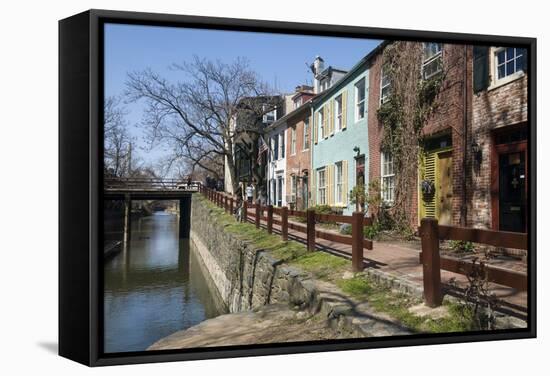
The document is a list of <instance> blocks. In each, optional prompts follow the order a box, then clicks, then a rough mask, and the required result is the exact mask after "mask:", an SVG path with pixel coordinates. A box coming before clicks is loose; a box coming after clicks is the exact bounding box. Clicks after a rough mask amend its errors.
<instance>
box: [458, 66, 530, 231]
mask: <svg viewBox="0 0 550 376" xmlns="http://www.w3.org/2000/svg"><path fill="white" fill-rule="evenodd" d="M525 122H527V76H526V75H524V76H523V77H520V78H518V79H516V80H514V81H511V82H509V83H507V84H505V85H502V86H499V87H495V88H491V87H489V89H488V90H484V91H482V92H480V93H478V94H473V96H472V114H471V140H472V142H475V143H476V144H477V145H479V146H480V149H481V163H479V164H478V163H475V162H472V164H471V166H470V181H469V186H470V187H471V189H470V192H469V202H468V224H469V226H473V227H479V228H491V227H492V220H491V218H492V216H491V212H492V207H491V153H492V148H493V131H494V130H497V129H504V128H505V127H508V126H511V125H516V124H521V123H525Z"/></svg>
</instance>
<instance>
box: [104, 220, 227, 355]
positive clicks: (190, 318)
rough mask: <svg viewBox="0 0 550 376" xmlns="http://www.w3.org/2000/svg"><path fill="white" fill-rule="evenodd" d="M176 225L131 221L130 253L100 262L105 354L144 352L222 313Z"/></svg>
mask: <svg viewBox="0 0 550 376" xmlns="http://www.w3.org/2000/svg"><path fill="white" fill-rule="evenodd" d="M178 220H179V219H178V216H177V215H175V214H169V213H166V212H156V213H154V214H153V215H151V216H146V217H140V218H136V219H133V220H132V240H131V242H130V247H129V249H128V251H127V252H125V251H122V252H120V253H119V254H117V255H116V256H114V257H113V258H111V259H108V260H105V261H104V330H105V331H104V351H105V352H106V353H112V352H127V351H143V350H146V349H147V347H149V346H150V345H152V344H153V343H154V342H156V341H158V340H159V339H161V338H163V337H166V336H168V335H170V334H172V333H174V332H176V331H178V330H183V329H186V328H189V327H191V326H193V325H196V324H198V323H200V322H201V321H204V320H206V319H209V318H212V317H215V316H218V315H220V314H222V313H224V307H223V304H221V303H220V299H219V297H218V296H216V294H215V293H213V292H212V291H211V289H209V287H208V280H207V279H206V278H205V275H204V274H203V270H202V269H201V265H199V263H200V261H199V259H198V258H197V256H196V255H195V254H194V252H192V251H190V247H189V241H188V240H180V239H179V237H178ZM107 226H108V225H107V222H106V227H107ZM105 231H106V232H108V231H109V229H108V228H106V229H105Z"/></svg>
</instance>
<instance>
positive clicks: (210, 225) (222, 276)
mask: <svg viewBox="0 0 550 376" xmlns="http://www.w3.org/2000/svg"><path fill="white" fill-rule="evenodd" d="M191 242H192V246H193V248H194V250H195V251H196V252H197V253H198V254H199V256H200V257H201V259H202V262H203V264H204V266H205V268H206V269H207V271H208V273H209V275H210V278H211V280H212V282H213V284H214V286H215V287H216V288H217V290H218V292H219V293H220V296H221V298H222V300H223V301H224V303H225V304H226V305H227V307H228V310H229V312H241V311H246V310H249V309H255V308H259V307H261V306H264V305H266V304H273V303H289V304H292V305H296V306H300V307H301V308H310V306H311V305H312V303H313V302H314V301H315V287H314V284H313V282H312V281H311V280H309V279H308V278H307V277H304V276H301V275H300V273H299V271H298V270H296V269H294V268H292V267H288V266H282V265H280V264H281V262H280V261H279V260H276V259H274V258H273V257H272V256H271V255H270V254H269V253H268V252H266V251H264V250H262V249H258V248H257V247H255V246H254V245H253V244H251V243H250V242H247V241H245V240H241V239H239V238H238V236H236V235H234V234H231V233H228V232H226V231H224V226H223V225H222V224H220V223H218V222H216V221H213V220H212V209H210V208H209V207H208V205H206V204H205V203H204V202H202V200H201V199H198V198H196V199H193V200H192V204H191Z"/></svg>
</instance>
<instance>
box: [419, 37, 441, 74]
mask: <svg viewBox="0 0 550 376" xmlns="http://www.w3.org/2000/svg"><path fill="white" fill-rule="evenodd" d="M427 44H436V45H439V51H438V52H436V53H435V54H433V55H431V56H426V55H425V53H426V45H427ZM438 60H439V64H438V69H437V71H435V72H433V73H432V74H430V75H429V76H426V75H425V74H424V69H425V68H426V67H427V66H428V65H430V64H432V63H434V62H435V61H438ZM442 69H443V43H434V42H424V43H423V45H422V79H424V80H429V79H430V78H432V77H434V76H436V75H437V74H439V73H440V72H441V70H442Z"/></svg>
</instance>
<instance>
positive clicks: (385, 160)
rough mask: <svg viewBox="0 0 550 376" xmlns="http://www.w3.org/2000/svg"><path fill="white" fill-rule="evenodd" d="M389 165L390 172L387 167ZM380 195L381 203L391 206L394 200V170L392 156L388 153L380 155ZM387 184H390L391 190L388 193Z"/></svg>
mask: <svg viewBox="0 0 550 376" xmlns="http://www.w3.org/2000/svg"><path fill="white" fill-rule="evenodd" d="M390 165H391V172H390V171H388V166H390ZM380 181H381V183H382V184H381V186H380V195H381V198H382V201H384V202H385V203H388V204H392V203H393V201H394V199H395V169H394V164H393V155H391V154H390V153H388V152H381V153H380ZM387 182H391V188H390V190H389V191H388V187H387Z"/></svg>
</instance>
